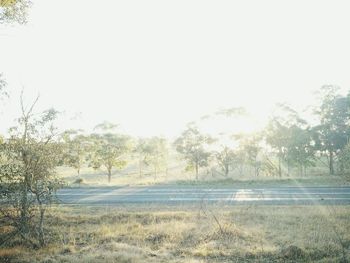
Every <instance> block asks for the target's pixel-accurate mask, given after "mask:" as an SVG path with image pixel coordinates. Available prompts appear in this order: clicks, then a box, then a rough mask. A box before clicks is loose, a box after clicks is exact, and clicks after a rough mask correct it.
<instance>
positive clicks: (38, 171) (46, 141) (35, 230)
mask: <svg viewBox="0 0 350 263" xmlns="http://www.w3.org/2000/svg"><path fill="white" fill-rule="evenodd" d="M36 102H37V100H36V101H35V102H34V103H33V104H32V105H31V106H30V107H29V108H28V109H27V108H26V107H24V103H23V100H22V96H21V106H22V107H21V108H22V116H21V117H20V118H19V120H18V126H17V127H14V128H12V129H10V133H11V137H10V138H8V139H5V140H4V141H3V142H2V144H1V145H0V155H1V158H0V159H1V160H2V161H1V163H0V202H1V208H0V212H1V214H2V218H3V219H5V222H1V223H2V224H6V225H7V226H10V227H12V228H13V229H15V230H14V231H13V232H11V233H10V234H9V235H8V236H7V238H3V239H2V240H4V241H6V240H7V239H8V238H12V236H13V235H19V236H20V237H21V238H22V239H23V240H24V241H27V242H29V243H31V244H32V245H34V246H38V245H39V246H43V245H44V244H45V232H44V218H45V211H46V207H47V205H50V204H51V203H52V201H53V200H54V193H55V191H56V190H57V189H58V188H59V187H60V186H61V185H62V183H61V181H60V180H59V179H58V178H57V177H56V173H55V168H56V167H57V165H58V162H59V160H60V156H61V153H62V151H61V145H60V144H59V143H58V142H56V141H55V140H54V138H55V137H56V135H57V131H56V129H55V128H54V126H53V121H54V120H55V118H56V116H57V111H55V110H53V109H51V110H48V111H45V112H43V113H41V114H39V115H37V114H33V109H34V106H35V104H36ZM33 238H35V239H36V240H37V241H38V243H34V242H33Z"/></svg>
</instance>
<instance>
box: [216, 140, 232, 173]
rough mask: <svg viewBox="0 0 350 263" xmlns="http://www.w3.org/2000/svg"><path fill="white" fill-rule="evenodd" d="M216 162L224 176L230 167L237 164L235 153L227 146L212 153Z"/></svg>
mask: <svg viewBox="0 0 350 263" xmlns="http://www.w3.org/2000/svg"><path fill="white" fill-rule="evenodd" d="M214 156H215V158H216V161H217V163H218V164H219V166H220V168H221V170H222V171H223V172H224V174H225V176H228V174H229V172H230V170H231V168H232V167H234V166H235V165H236V164H237V161H238V158H237V154H236V153H235V152H234V151H233V150H232V149H230V148H229V147H227V146H224V147H222V149H221V151H217V152H215V153H214Z"/></svg>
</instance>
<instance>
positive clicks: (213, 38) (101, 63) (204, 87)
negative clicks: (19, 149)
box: [0, 0, 350, 137]
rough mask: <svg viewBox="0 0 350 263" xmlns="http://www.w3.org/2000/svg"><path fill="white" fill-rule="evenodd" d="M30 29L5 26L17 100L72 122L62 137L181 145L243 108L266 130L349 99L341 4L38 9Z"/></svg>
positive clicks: (239, 125)
mask: <svg viewBox="0 0 350 263" xmlns="http://www.w3.org/2000/svg"><path fill="white" fill-rule="evenodd" d="M33 2H34V4H33V7H32V9H31V10H30V14H29V23H28V24H27V25H25V26H4V25H0V72H2V73H3V75H4V77H5V78H6V80H7V82H8V89H9V91H10V95H11V97H10V99H8V100H5V101H4V102H2V105H0V112H1V113H0V118H1V119H0V120H1V122H0V125H1V126H0V132H1V133H3V132H5V131H6V130H7V128H8V127H9V126H11V125H12V120H13V119H14V118H16V117H18V114H19V109H20V107H19V94H20V91H21V90H22V89H24V94H25V98H26V101H27V102H28V103H30V101H31V100H32V99H33V98H34V97H35V96H36V95H37V94H40V101H39V104H38V106H37V111H40V110H43V109H46V108H50V107H54V108H56V109H58V110H60V111H62V112H63V114H62V116H61V119H60V121H59V122H58V125H59V126H60V128H62V129H65V128H83V129H86V130H89V129H92V128H93V127H94V126H95V125H96V124H98V123H101V122H103V121H110V122H113V123H118V124H120V129H121V131H122V132H126V133H129V134H131V135H134V136H151V135H157V136H158V135H162V136H166V137H174V136H176V135H178V134H179V133H180V132H181V131H182V130H183V129H184V128H185V125H186V124H187V123H188V122H190V121H196V120H199V119H200V117H201V116H203V115H206V114H211V113H213V112H216V111H217V110H219V109H224V108H231V107H240V106H243V107H246V108H247V110H248V111H249V112H251V117H250V119H249V121H248V122H241V121H238V122H234V121H232V120H227V121H222V120H219V121H218V122H215V121H213V122H208V121H207V122H206V123H205V126H206V127H209V128H213V127H214V128H216V129H218V130H221V129H226V130H234V129H237V130H239V129H246V130H253V129H257V128H259V127H262V126H263V124H264V123H265V122H266V119H267V118H268V116H269V114H270V113H271V111H272V110H273V108H274V105H275V104H276V103H281V102H287V103H289V104H290V105H291V106H293V107H295V108H296V109H298V110H301V109H303V108H305V107H306V106H308V105H310V104H312V103H314V98H315V96H314V92H315V91H316V90H317V89H319V88H320V87H321V86H322V85H324V84H334V85H339V86H340V87H342V88H343V91H344V92H345V91H346V90H347V89H349V88H350V74H349V69H350V48H349V47H350V37H349V32H350V30H349V29H350V28H349V27H350V16H349V15H348V11H349V2H348V1H338V0H329V1H324V0H309V1H305V0H295V1H281V0H274V1H272V0H266V1H259V0H254V1H253V0H245V1H232V0H231V1H224V0H223V1H206V0H200V1H193V0H185V1H182V0H178V1H164V0H159V1H154V0H150V1H134V0H130V1H116V0H101V1H91V0H74V1H71V0H34V1H33Z"/></svg>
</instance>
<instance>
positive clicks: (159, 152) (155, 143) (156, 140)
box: [136, 137, 168, 177]
mask: <svg viewBox="0 0 350 263" xmlns="http://www.w3.org/2000/svg"><path fill="white" fill-rule="evenodd" d="M136 152H137V153H138V154H139V161H140V163H139V165H140V175H141V174H142V171H141V169H142V167H141V165H142V164H144V165H146V166H152V168H153V171H154V176H155V177H156V176H157V173H158V171H159V170H160V169H162V168H165V167H166V164H167V157H168V148H167V141H166V139H164V138H160V137H152V138H147V139H145V138H143V139H140V140H139V141H138V144H137V147H136Z"/></svg>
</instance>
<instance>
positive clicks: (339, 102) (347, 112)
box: [313, 85, 350, 175]
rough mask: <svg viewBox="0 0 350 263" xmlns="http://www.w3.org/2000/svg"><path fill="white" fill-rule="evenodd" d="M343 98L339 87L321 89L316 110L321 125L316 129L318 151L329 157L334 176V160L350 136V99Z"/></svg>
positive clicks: (329, 164)
mask: <svg viewBox="0 0 350 263" xmlns="http://www.w3.org/2000/svg"><path fill="white" fill-rule="evenodd" d="M349 95H350V94H349ZM349 95H348V96H341V95H340V94H339V87H336V86H332V85H327V86H323V87H322V89H321V103H320V105H319V107H317V109H316V110H315V114H316V115H317V116H318V117H319V120H320V123H319V125H317V126H315V127H314V129H313V130H314V131H315V133H316V134H317V136H316V138H315V142H316V146H317V149H318V150H319V151H320V152H322V153H324V154H325V155H326V156H327V157H328V167H329V173H330V174H331V175H333V174H334V172H335V169H334V159H335V158H336V157H337V155H338V154H339V153H340V152H341V150H342V149H343V148H344V147H345V145H346V144H347V143H348V140H349V135H350V127H349V119H350V97H349Z"/></svg>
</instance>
